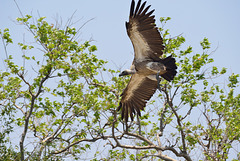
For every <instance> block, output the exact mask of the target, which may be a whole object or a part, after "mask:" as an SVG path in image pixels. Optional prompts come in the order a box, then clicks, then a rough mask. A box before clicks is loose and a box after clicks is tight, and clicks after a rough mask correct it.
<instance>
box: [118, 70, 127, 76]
mask: <svg viewBox="0 0 240 161" xmlns="http://www.w3.org/2000/svg"><path fill="white" fill-rule="evenodd" d="M125 75H129V73H128V71H127V70H124V71H122V73H120V74H119V77H121V76H125Z"/></svg>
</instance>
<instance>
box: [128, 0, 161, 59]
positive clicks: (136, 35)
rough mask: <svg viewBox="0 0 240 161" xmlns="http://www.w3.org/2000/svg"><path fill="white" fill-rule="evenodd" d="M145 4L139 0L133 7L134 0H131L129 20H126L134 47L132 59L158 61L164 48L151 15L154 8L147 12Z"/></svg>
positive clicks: (147, 8)
mask: <svg viewBox="0 0 240 161" xmlns="http://www.w3.org/2000/svg"><path fill="white" fill-rule="evenodd" d="M145 5H146V2H144V3H143V4H141V0H139V1H138V3H137V6H136V8H135V1H134V0H132V3H131V9H130V16H129V22H126V28H127V33H128V36H129V37H130V39H131V41H132V44H133V47H134V52H135V58H134V59H140V60H145V59H153V60H156V61H158V60H159V57H160V56H161V55H162V54H163V52H162V51H163V49H164V46H163V42H162V37H161V35H160V33H159V31H158V28H157V27H156V25H155V19H154V16H153V15H152V13H153V12H154V10H152V11H150V12H148V10H149V8H150V5H149V6H147V7H145Z"/></svg>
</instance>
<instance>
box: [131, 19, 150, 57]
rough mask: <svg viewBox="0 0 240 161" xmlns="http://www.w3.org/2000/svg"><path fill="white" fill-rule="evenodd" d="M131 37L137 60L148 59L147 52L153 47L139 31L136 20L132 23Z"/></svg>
mask: <svg viewBox="0 0 240 161" xmlns="http://www.w3.org/2000/svg"><path fill="white" fill-rule="evenodd" d="M130 38H131V41H132V43H133V47H134V51H135V59H137V60H144V59H146V54H147V53H148V51H150V50H151V49H150V48H149V45H148V43H147V42H146V40H145V39H144V37H143V35H142V34H141V33H140V32H139V31H138V26H137V24H136V22H133V24H132V28H131V35H130Z"/></svg>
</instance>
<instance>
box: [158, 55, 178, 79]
mask: <svg viewBox="0 0 240 161" xmlns="http://www.w3.org/2000/svg"><path fill="white" fill-rule="evenodd" d="M162 63H163V64H164V65H165V66H166V67H167V72H166V73H164V74H162V75H161V76H162V77H163V78H164V79H166V80H167V81H169V82H170V81H171V80H173V78H174V77H175V75H176V74H177V71H176V70H177V65H176V60H175V58H173V57H172V55H170V56H168V57H167V58H165V59H163V60H162Z"/></svg>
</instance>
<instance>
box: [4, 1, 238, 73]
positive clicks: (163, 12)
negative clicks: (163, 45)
mask: <svg viewBox="0 0 240 161" xmlns="http://www.w3.org/2000/svg"><path fill="white" fill-rule="evenodd" d="M16 1H17V3H18V5H19V7H20V9H21V10H22V12H23V14H24V15H25V14H30V15H33V16H35V17H39V15H40V16H46V17H47V21H48V22H52V23H53V24H54V23H55V19H56V18H57V17H61V18H62V22H63V25H64V24H65V23H66V21H67V19H68V18H70V17H71V16H72V14H73V13H74V12H75V11H76V13H75V14H74V17H73V21H78V20H79V21H78V23H76V24H74V25H73V26H75V27H76V28H78V27H80V26H81V25H82V24H84V23H85V22H86V21H88V20H90V19H92V18H94V19H93V20H92V21H90V22H89V23H87V24H86V25H85V26H84V27H83V28H82V30H81V35H80V39H81V40H82V41H85V40H90V39H93V40H94V42H93V44H95V45H96V46H97V47H98V51H97V53H96V54H97V55H98V57H99V58H102V59H104V60H108V61H109V63H110V66H111V67H112V68H115V69H116V68H119V67H122V66H123V65H124V67H123V68H128V67H129V66H130V65H131V62H132V60H133V48H132V44H131V42H130V40H129V38H128V36H127V34H126V29H125V21H127V20H128V15H129V8H130V3H131V0H68V1H65V0H64V1H63V0H41V1H40V0H34V1H33V0H21V1H20V0H16ZM147 4H151V5H152V7H151V9H155V12H154V14H155V15H156V23H157V25H160V21H159V18H160V17H171V18H172V19H171V21H170V22H168V23H167V25H166V26H165V28H166V29H167V28H168V29H170V34H171V36H172V37H174V36H176V35H179V34H182V35H183V36H184V37H185V38H186V43H185V45H184V46H185V47H187V46H189V45H191V46H192V47H193V51H194V53H201V47H200V45H199V42H200V41H201V40H202V39H203V38H204V37H207V38H208V39H209V41H210V42H211V44H212V45H211V46H212V50H215V49H217V50H216V51H215V52H214V54H213V56H212V57H213V58H214V60H215V62H214V64H213V65H215V66H217V67H220V68H221V67H227V68H228V69H229V72H230V73H232V72H233V73H240V72H239V68H240V63H239V62H238V61H239V60H240V52H239V49H238V48H239V46H240V39H239V38H240V32H239V29H240V1H239V0H229V1H225V0H211V1H209V0H201V1H193V0H183V1H179V0H168V1H163V0H148V3H147ZM0 15H1V16H0V29H2V30H3V29H4V28H9V29H10V34H11V36H12V38H13V40H15V41H14V42H18V41H22V40H23V36H24V35H25V34H27V33H28V31H26V30H24V27H23V26H19V25H16V23H14V21H15V20H16V17H20V13H19V11H18V9H17V7H16V5H15V3H14V1H13V0H0ZM26 41H27V38H26ZM183 49H185V48H183ZM9 50H10V54H12V53H11V50H12V52H14V50H13V49H9ZM0 56H1V62H0V63H1V64H2V63H3V59H4V58H5V53H4V50H3V48H2V44H0Z"/></svg>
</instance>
